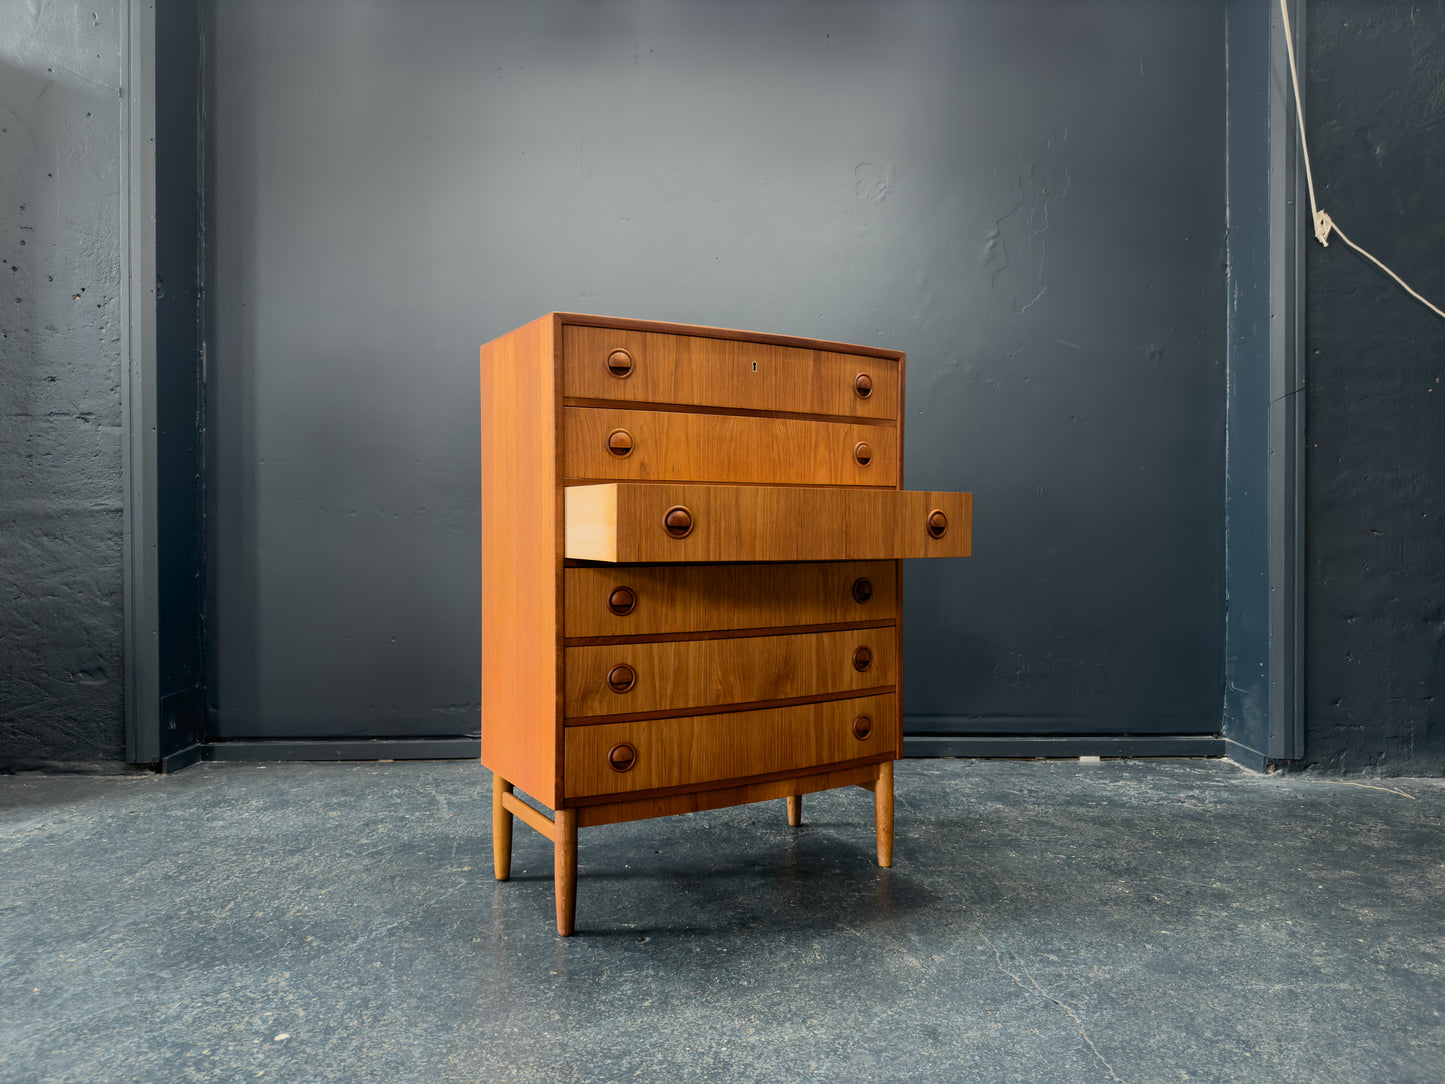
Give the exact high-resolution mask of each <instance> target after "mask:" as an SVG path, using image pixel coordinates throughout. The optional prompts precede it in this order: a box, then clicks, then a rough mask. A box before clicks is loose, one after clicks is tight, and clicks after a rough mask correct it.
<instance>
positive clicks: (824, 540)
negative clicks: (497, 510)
mask: <svg viewBox="0 0 1445 1084" xmlns="http://www.w3.org/2000/svg"><path fill="white" fill-rule="evenodd" d="M677 506H680V507H685V508H687V509H688V510H689V511H690V512H691V513H692V519H693V523H694V529H693V530H692V532H691V533H690V534H689V535H688V536H687V537H686V538H673V537H671V536H669V535H668V533H667V532H666V531H665V530H664V529H663V527H662V523H663V518H664V516H665V514H666V513H667V511H668V509H670V508H673V507H677ZM933 509H941V510H942V511H943V512H944V513H945V514H946V516H947V518H948V530H947V532H946V533H945V534H944V535H943V537H942V538H932V537H930V535H929V534H928V530H927V519H928V514H929V512H930V511H931V510H933ZM972 513H973V498H972V494H969V493H934V492H915V491H911V490H899V491H884V490H868V489H811V488H805V487H796V488H788V487H781V486H778V487H774V486H723V485H673V484H643V483H632V482H619V483H604V484H601V485H590V486H568V487H567V489H566V512H565V534H566V554H567V556H568V557H571V558H574V559H578V560H587V561H608V562H673V561H677V562H709V561H849V560H852V561H857V560H891V559H895V558H905V557H967V556H968V555H969V553H970V550H971V541H972V529H973V522H972V520H973V517H972Z"/></svg>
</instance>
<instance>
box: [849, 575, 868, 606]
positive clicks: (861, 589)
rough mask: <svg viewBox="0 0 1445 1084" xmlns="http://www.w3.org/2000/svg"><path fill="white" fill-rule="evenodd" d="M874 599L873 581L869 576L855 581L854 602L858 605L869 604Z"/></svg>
mask: <svg viewBox="0 0 1445 1084" xmlns="http://www.w3.org/2000/svg"><path fill="white" fill-rule="evenodd" d="M872 597H873V581H872V580H870V579H869V578H868V577H867V576H860V577H859V578H858V579H856V580H854V581H853V601H854V602H857V603H864V602H867V601H868V600H869V599H870V598H872Z"/></svg>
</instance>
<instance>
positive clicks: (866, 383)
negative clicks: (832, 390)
mask: <svg viewBox="0 0 1445 1084" xmlns="http://www.w3.org/2000/svg"><path fill="white" fill-rule="evenodd" d="M853 391H854V392H855V393H857V396H858V398H859V399H867V398H868V396H870V395H872V394H873V378H872V377H871V376H869V375H868V374H867V373H859V374H858V375H857V376H855V377H854V378H853Z"/></svg>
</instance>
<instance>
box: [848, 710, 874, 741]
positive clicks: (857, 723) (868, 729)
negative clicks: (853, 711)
mask: <svg viewBox="0 0 1445 1084" xmlns="http://www.w3.org/2000/svg"><path fill="white" fill-rule="evenodd" d="M871 733H873V720H872V719H870V718H868V716H866V715H860V716H858V718H856V719H854V720H853V737H855V738H857V739H858V740H859V741H867V740H868V735H869V734H871Z"/></svg>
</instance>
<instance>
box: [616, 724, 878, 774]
mask: <svg viewBox="0 0 1445 1084" xmlns="http://www.w3.org/2000/svg"><path fill="white" fill-rule="evenodd" d="M853 728H854V730H853V732H854V733H855V734H856V733H857V728H858V724H857V723H856V722H855V723H854V724H853ZM607 763H608V764H609V765H610V766H611V768H612V770H613V771H614V772H627V771H631V770H632V766H633V765H634V764H636V763H637V750H636V749H634V748H633V747H632V746H631V745H630V744H628V743H627V742H625V741H622V742H618V743H617V744H616V745H614V746H613V747H612V748H611V749H609V750H607Z"/></svg>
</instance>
